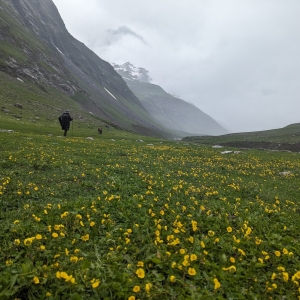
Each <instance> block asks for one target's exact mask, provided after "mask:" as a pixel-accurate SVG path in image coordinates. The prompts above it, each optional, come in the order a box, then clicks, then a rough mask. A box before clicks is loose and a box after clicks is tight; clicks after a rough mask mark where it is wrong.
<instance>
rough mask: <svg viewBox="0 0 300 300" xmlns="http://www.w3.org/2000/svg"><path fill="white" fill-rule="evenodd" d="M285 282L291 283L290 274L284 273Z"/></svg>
mask: <svg viewBox="0 0 300 300" xmlns="http://www.w3.org/2000/svg"><path fill="white" fill-rule="evenodd" d="M282 276H283V280H284V281H285V282H287V281H289V273H288V272H282Z"/></svg>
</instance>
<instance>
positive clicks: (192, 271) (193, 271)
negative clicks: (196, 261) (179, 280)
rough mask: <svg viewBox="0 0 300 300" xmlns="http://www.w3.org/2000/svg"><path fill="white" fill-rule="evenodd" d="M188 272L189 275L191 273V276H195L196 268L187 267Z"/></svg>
mask: <svg viewBox="0 0 300 300" xmlns="http://www.w3.org/2000/svg"><path fill="white" fill-rule="evenodd" d="M188 273H189V275H191V276H195V275H196V273H197V272H196V270H195V269H194V268H189V269H188Z"/></svg>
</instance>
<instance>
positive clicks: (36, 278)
mask: <svg viewBox="0 0 300 300" xmlns="http://www.w3.org/2000/svg"><path fill="white" fill-rule="evenodd" d="M33 283H34V284H39V283H40V280H39V279H38V277H36V276H34V277H33Z"/></svg>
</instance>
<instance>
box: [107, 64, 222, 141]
mask: <svg viewBox="0 0 300 300" xmlns="http://www.w3.org/2000/svg"><path fill="white" fill-rule="evenodd" d="M112 65H113V67H114V68H115V70H116V71H117V72H118V73H119V74H120V75H121V76H122V77H123V79H124V80H125V81H126V83H127V85H128V87H129V88H130V89H131V90H132V91H133V93H134V94H135V95H136V96H137V97H138V99H139V100H140V101H141V102H142V104H143V105H144V106H145V108H146V109H147V111H148V112H149V113H150V114H151V116H152V117H153V118H155V119H156V120H157V121H158V122H159V123H160V124H161V125H162V126H164V127H166V128H168V129H170V130H172V131H173V133H175V134H177V135H180V136H181V137H183V136H187V135H221V134H226V133H228V132H227V130H226V129H224V128H223V127H222V126H221V125H220V124H218V123H217V122H216V121H215V120H214V119H213V118H211V117H210V116H208V115H207V114H205V113H204V112H202V111H201V110H200V109H199V108H197V107H196V106H194V105H193V104H190V103H188V102H186V101H184V100H182V99H180V98H178V97H174V96H172V95H170V94H168V93H167V92H165V91H164V90H163V89H162V88H161V87H160V86H158V85H155V84H152V83H150V81H151V79H150V77H149V75H148V73H149V72H148V71H147V70H145V69H144V68H136V67H134V66H133V65H132V64H131V63H129V62H127V63H125V64H123V65H118V64H112Z"/></svg>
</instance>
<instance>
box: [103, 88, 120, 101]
mask: <svg viewBox="0 0 300 300" xmlns="http://www.w3.org/2000/svg"><path fill="white" fill-rule="evenodd" d="M104 89H105V90H106V91H107V92H108V93H109V94H110V95H111V96H112V97H113V98H115V99H116V100H118V99H117V98H116V97H115V96H114V95H113V94H112V93H111V92H110V91H109V90H108V89H107V88H104Z"/></svg>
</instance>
